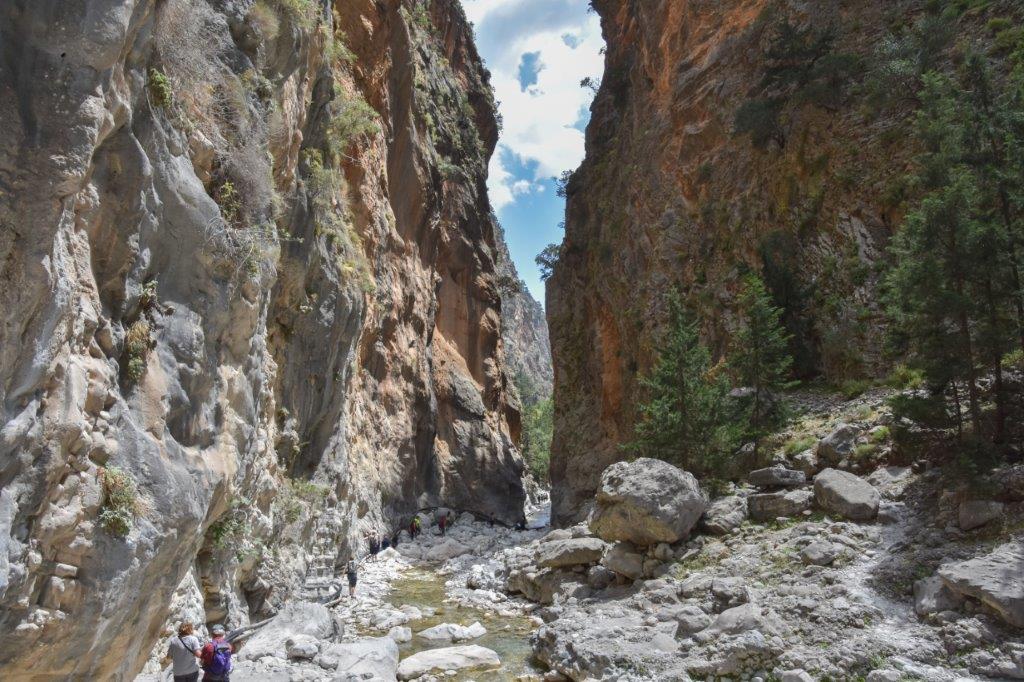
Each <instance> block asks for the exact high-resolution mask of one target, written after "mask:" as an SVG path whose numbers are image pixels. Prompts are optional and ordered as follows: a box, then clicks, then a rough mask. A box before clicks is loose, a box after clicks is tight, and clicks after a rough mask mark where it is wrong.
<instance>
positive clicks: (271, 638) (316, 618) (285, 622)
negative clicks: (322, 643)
mask: <svg viewBox="0 0 1024 682" xmlns="http://www.w3.org/2000/svg"><path fill="white" fill-rule="evenodd" d="M334 634H335V630H334V618H332V617H331V612H330V611H329V610H328V609H327V607H326V606H323V605H322V604H314V603H312V602H293V603H290V604H288V605H287V606H285V607H284V608H283V609H281V610H280V611H279V612H278V613H277V615H276V616H274V618H273V620H271V621H270V622H269V623H267V624H266V625H264V626H263V627H261V628H260V629H259V630H257V631H256V633H255V634H253V636H252V637H250V638H249V639H247V640H246V641H245V646H244V647H242V650H241V651H240V652H239V653H238V658H239V659H241V660H243V661H244V660H253V661H254V660H257V659H260V658H263V657H264V656H276V657H277V658H288V641H289V640H291V641H293V642H303V643H308V642H310V641H313V642H315V641H317V640H322V639H330V638H331V637H333V636H334Z"/></svg>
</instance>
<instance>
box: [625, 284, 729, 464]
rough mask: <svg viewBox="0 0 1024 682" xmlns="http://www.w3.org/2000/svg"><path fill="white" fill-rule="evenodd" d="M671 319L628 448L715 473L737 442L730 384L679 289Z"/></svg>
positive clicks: (645, 384)
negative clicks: (714, 363) (731, 415)
mask: <svg viewBox="0 0 1024 682" xmlns="http://www.w3.org/2000/svg"><path fill="white" fill-rule="evenodd" d="M669 308H670V323H669V328H668V331H667V333H666V335H665V338H664V340H663V343H662V346H661V348H660V352H659V354H658V360H657V362H656V363H655V365H654V368H653V370H652V371H651V373H650V374H649V375H648V376H647V377H645V378H643V379H642V380H641V382H640V383H641V386H642V387H643V389H644V390H645V391H646V392H647V394H648V399H647V401H646V402H644V403H642V404H641V405H640V406H639V412H640V420H639V422H638V423H637V425H636V431H635V435H634V438H633V440H632V441H631V442H630V443H628V444H627V445H626V449H627V450H628V451H630V452H632V453H633V454H636V455H641V456H644V457H654V458H656V459H663V460H666V461H669V462H672V463H673V464H676V465H678V466H681V467H683V468H686V469H690V470H694V471H698V472H701V473H707V474H714V473H717V472H718V471H719V470H720V467H721V465H722V463H723V461H724V457H725V455H727V454H728V453H729V452H730V450H731V448H732V447H733V445H734V440H735V439H734V438H733V436H732V433H731V432H730V429H729V425H728V421H727V419H728V415H727V409H726V408H727V405H726V403H727V400H728V395H729V385H728V382H727V380H726V378H725V377H724V376H722V375H721V373H716V372H714V369H713V367H712V365H711V354H710V352H709V351H708V349H707V347H706V346H704V345H703V344H702V343H701V341H700V337H699V335H698V330H697V324H696V322H695V321H694V319H693V317H692V316H691V315H690V314H689V313H688V312H687V311H686V309H685V308H684V306H683V304H682V302H681V300H680V298H679V295H678V294H677V293H673V294H671V296H670V298H669Z"/></svg>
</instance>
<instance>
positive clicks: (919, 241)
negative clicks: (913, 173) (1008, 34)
mask: <svg viewBox="0 0 1024 682" xmlns="http://www.w3.org/2000/svg"><path fill="white" fill-rule="evenodd" d="M921 101H922V108H921V110H920V111H919V112H918V116H917V121H916V125H917V135H918V138H919V139H920V141H921V143H922V146H923V149H924V151H923V153H922V154H921V155H920V157H919V158H918V166H919V172H918V174H917V177H916V182H917V184H918V185H919V187H920V188H921V189H922V190H923V198H922V200H921V202H920V204H919V205H918V206H917V207H915V208H914V209H913V210H911V211H910V212H909V213H908V215H907V218H906V220H905V222H904V225H903V227H902V229H901V230H900V232H899V233H898V234H897V235H896V237H895V238H894V240H893V254H894V256H895V261H896V263H895V266H894V268H893V270H892V272H891V273H890V277H889V285H890V296H891V301H892V303H893V313H894V320H895V322H896V323H897V326H898V329H899V331H900V333H901V334H902V335H903V338H904V339H905V340H906V341H907V342H908V346H909V351H910V353H911V359H912V360H913V361H914V362H915V364H917V365H918V366H919V367H920V368H921V369H922V370H924V372H925V375H926V377H927V379H928V380H929V383H930V384H932V385H933V386H934V387H937V388H945V387H952V389H953V396H954V399H955V406H956V414H957V424H958V427H959V432H960V433H961V434H962V433H963V419H962V410H961V404H960V401H959V388H960V387H961V386H962V387H964V388H965V389H966V393H967V403H968V404H967V410H968V416H969V419H970V424H971V428H972V433H973V434H974V435H975V436H980V435H981V434H982V431H983V424H982V415H981V392H980V388H979V381H978V378H979V375H980V374H981V373H982V372H983V371H988V372H991V373H992V374H993V375H994V377H995V379H996V390H995V398H996V404H997V406H996V407H997V409H996V412H997V415H996V433H995V439H996V440H997V441H998V440H1001V439H1002V432H1003V422H1004V415H1005V405H1004V397H1003V389H1002V374H1001V371H1002V370H1001V367H1000V362H1001V359H1002V356H1003V353H1004V352H1005V349H1006V345H1007V337H1008V334H1009V333H1010V332H1011V331H1012V329H1013V326H1014V325H1013V323H1012V322H1011V321H1010V318H1009V317H1008V315H1007V312H1008V308H1007V306H1008V304H1009V303H1010V301H1011V300H1012V298H1013V297H1012V294H1011V289H1012V287H1011V286H1010V285H1009V282H1010V280H1011V277H1010V275H1009V274H1008V273H1009V272H1010V271H1011V270H1012V268H1011V267H1009V263H1010V260H1011V256H1010V244H1009V241H1008V235H1007V231H1006V229H1005V225H1004V224H1003V222H1002V220H1001V218H1000V216H999V214H998V211H996V210H994V206H995V205H996V202H995V201H994V200H993V199H994V198H993V192H995V193H996V194H997V193H998V182H995V181H994V180H993V178H992V177H991V174H990V171H989V170H986V169H985V163H984V162H983V161H982V157H983V156H985V154H981V155H979V150H980V149H981V148H982V146H983V145H982V146H979V145H980V139H981V138H980V137H979V135H978V131H979V125H978V122H977V120H976V118H975V117H976V115H977V108H976V107H977V102H972V101H971V100H970V98H969V97H968V96H967V95H965V89H964V88H962V87H961V86H960V85H959V84H958V83H956V82H955V81H953V80H952V79H950V78H949V77H946V76H943V75H940V74H928V75H926V76H925V78H924V88H923V90H922V95H921Z"/></svg>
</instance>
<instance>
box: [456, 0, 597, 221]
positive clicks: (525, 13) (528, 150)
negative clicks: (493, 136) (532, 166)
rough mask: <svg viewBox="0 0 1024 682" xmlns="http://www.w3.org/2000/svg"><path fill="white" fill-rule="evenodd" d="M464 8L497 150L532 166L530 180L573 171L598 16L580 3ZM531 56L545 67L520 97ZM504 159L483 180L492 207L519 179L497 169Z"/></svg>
mask: <svg viewBox="0 0 1024 682" xmlns="http://www.w3.org/2000/svg"><path fill="white" fill-rule="evenodd" d="M464 6H465V9H466V14H467V16H468V18H469V19H470V20H471V21H473V22H474V24H475V25H476V27H477V36H478V40H479V43H480V45H479V47H480V51H481V53H482V54H483V55H484V57H485V59H486V60H487V66H488V68H489V69H490V70H491V74H492V78H491V82H492V84H493V85H494V90H495V97H496V98H497V100H498V101H499V102H500V103H501V105H500V111H501V114H502V117H503V119H504V130H503V132H502V135H501V145H502V146H503V147H505V148H507V149H508V150H510V151H511V152H512V153H513V154H514V155H517V156H518V157H520V158H521V159H523V160H525V161H527V162H531V161H532V162H536V164H537V169H536V174H535V176H534V177H533V178H532V180H533V181H537V180H542V179H546V178H548V177H551V176H557V175H559V174H560V173H561V172H562V171H563V170H567V169H572V168H576V167H577V166H578V165H579V163H580V161H582V160H583V133H582V132H581V131H579V130H577V129H576V128H574V127H573V126H574V124H576V122H577V121H578V120H579V115H580V110H581V109H586V108H587V107H588V106H589V104H590V100H591V99H592V98H593V93H592V92H590V90H588V89H586V88H581V87H580V85H579V83H580V81H581V80H582V79H583V78H585V77H587V76H591V77H599V76H600V74H601V71H602V67H603V57H602V56H601V54H600V51H601V48H602V47H603V46H604V42H603V40H602V38H601V28H600V23H599V21H598V18H597V15H596V14H593V13H588V12H587V11H586V8H587V1H586V0H464ZM567 35H570V36H572V38H571V39H569V40H567V39H566V38H565V36H567ZM574 45H575V47H573V46H574ZM529 52H539V53H540V62H542V63H543V65H544V68H543V69H541V70H540V71H539V72H538V73H537V83H536V84H535V85H532V86H530V87H529V88H527V89H526V91H525V92H524V91H523V89H522V87H521V85H520V82H519V64H520V61H521V59H522V55H523V54H525V53H529ZM499 151H500V148H499ZM502 156H507V155H503V154H501V153H497V154H495V157H494V160H492V162H491V175H490V180H489V182H488V185H489V187H490V191H491V202H492V203H493V204H494V207H495V210H500V209H501V208H502V207H504V206H507V205H508V204H509V203H511V202H512V201H514V200H515V196H516V191H515V190H514V189H513V188H512V187H511V186H510V183H514V182H516V181H517V180H520V179H521V178H518V177H515V175H514V174H513V173H511V172H510V171H509V170H508V169H507V168H505V167H504V166H503V165H502ZM513 158H514V157H513Z"/></svg>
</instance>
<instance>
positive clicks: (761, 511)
mask: <svg viewBox="0 0 1024 682" xmlns="http://www.w3.org/2000/svg"><path fill="white" fill-rule="evenodd" d="M813 498H814V494H813V493H812V492H811V491H810V490H786V491H779V492H775V493H762V494H760V495H751V496H750V497H748V498H747V511H748V512H749V514H750V518H752V519H754V520H755V521H774V520H775V519H777V518H779V517H783V516H784V517H790V516H796V515H797V514H800V513H801V512H804V511H807V510H808V509H810V508H811V500H812V499H813Z"/></svg>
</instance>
